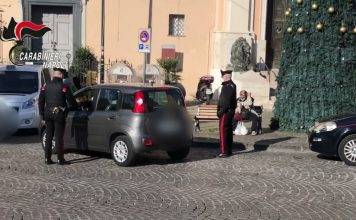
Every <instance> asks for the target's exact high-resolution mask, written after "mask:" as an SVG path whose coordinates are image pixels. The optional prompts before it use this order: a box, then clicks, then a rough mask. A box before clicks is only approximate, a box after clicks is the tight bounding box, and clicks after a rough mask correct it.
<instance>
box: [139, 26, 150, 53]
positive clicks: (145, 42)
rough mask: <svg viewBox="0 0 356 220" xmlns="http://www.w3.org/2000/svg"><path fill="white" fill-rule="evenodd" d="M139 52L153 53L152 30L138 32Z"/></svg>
mask: <svg viewBox="0 0 356 220" xmlns="http://www.w3.org/2000/svg"><path fill="white" fill-rule="evenodd" d="M138 52H140V53H150V52H151V29H150V28H144V29H140V30H139V31H138Z"/></svg>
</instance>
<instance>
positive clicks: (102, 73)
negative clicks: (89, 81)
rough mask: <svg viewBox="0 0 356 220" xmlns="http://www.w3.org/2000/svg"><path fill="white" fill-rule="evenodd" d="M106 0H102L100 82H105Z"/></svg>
mask: <svg viewBox="0 0 356 220" xmlns="http://www.w3.org/2000/svg"><path fill="white" fill-rule="evenodd" d="M104 15H105V0H101V46H100V62H99V77H98V84H100V83H103V82H104V45H105V16H104Z"/></svg>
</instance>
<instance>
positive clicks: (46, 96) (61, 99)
mask: <svg viewBox="0 0 356 220" xmlns="http://www.w3.org/2000/svg"><path fill="white" fill-rule="evenodd" d="M68 104H69V106H70V107H73V108H76V107H77V102H76V101H75V99H74V97H73V94H72V92H71V91H70V89H69V87H68V86H67V85H65V84H63V81H62V79H61V78H57V77H55V78H53V80H52V81H51V82H50V83H48V84H45V85H44V86H43V87H42V88H41V92H40V96H39V99H38V107H39V113H40V115H41V116H42V118H46V115H47V114H46V113H47V112H49V111H51V110H50V109H51V108H53V107H61V108H65V109H66V110H68V108H69V106H68Z"/></svg>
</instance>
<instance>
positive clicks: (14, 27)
mask: <svg viewBox="0 0 356 220" xmlns="http://www.w3.org/2000/svg"><path fill="white" fill-rule="evenodd" d="M48 31H51V28H49V27H47V26H46V25H44V24H35V23H33V22H31V21H22V22H19V23H17V22H16V21H15V19H14V18H13V17H12V18H11V20H10V23H9V25H8V26H7V28H6V27H4V28H3V30H1V33H0V39H1V40H2V41H15V43H16V44H15V45H14V46H13V47H12V48H11V49H10V51H9V59H10V61H11V62H12V63H13V64H15V65H23V61H26V59H21V58H27V59H28V58H29V57H31V59H32V58H36V59H34V60H36V61H38V60H42V61H43V60H44V59H43V58H44V56H43V55H44V53H41V52H39V53H32V52H24V51H22V52H21V53H20V57H19V61H21V62H18V61H17V60H16V59H15V49H16V48H17V49H19V48H21V47H23V40H24V38H25V37H29V38H40V37H42V36H43V35H44V34H45V33H47V32H48ZM26 49H27V48H26ZM27 51H28V49H27ZM47 56H48V55H47ZM38 58H40V59H38ZM32 60H33V59H32ZM29 61H30V60H29Z"/></svg>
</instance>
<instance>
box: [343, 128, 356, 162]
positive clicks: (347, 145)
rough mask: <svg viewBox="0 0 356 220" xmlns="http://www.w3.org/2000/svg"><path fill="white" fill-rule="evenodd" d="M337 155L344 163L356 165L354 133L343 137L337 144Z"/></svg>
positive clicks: (355, 137) (355, 136)
mask: <svg viewBox="0 0 356 220" xmlns="http://www.w3.org/2000/svg"><path fill="white" fill-rule="evenodd" d="M339 156H340V158H341V160H343V161H344V162H345V164H347V165H350V166H356V135H355V134H352V135H349V136H347V137H345V138H344V139H343V140H342V141H341V143H340V145H339Z"/></svg>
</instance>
